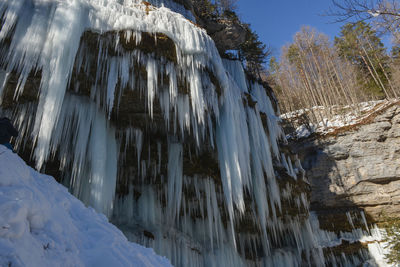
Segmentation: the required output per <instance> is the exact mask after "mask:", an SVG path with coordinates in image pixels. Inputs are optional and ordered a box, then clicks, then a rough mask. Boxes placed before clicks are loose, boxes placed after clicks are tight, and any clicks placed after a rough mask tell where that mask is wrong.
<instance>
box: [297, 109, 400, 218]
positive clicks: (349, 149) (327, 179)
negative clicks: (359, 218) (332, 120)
mask: <svg viewBox="0 0 400 267" xmlns="http://www.w3.org/2000/svg"><path fill="white" fill-rule="evenodd" d="M291 147H292V149H293V150H294V152H296V153H298V154H299V156H300V159H301V161H302V164H303V167H304V169H305V170H306V173H307V176H308V179H309V180H310V184H311V186H312V193H311V205H312V209H315V210H324V209H329V210H331V209H344V210H349V209H353V208H354V207H357V208H361V209H363V210H364V211H366V213H367V214H368V215H369V216H370V218H371V219H372V220H374V221H380V220H384V219H385V218H388V217H393V218H395V217H399V214H400V106H399V105H394V106H392V107H390V108H388V109H386V110H385V111H384V112H383V113H382V114H380V115H378V116H376V117H375V118H374V119H373V120H372V121H371V122H370V123H369V124H366V125H362V126H360V127H359V128H358V129H356V130H354V131H348V132H345V133H342V134H340V135H338V136H329V137H325V138H323V137H312V138H309V139H305V140H303V141H300V142H298V143H293V144H291Z"/></svg>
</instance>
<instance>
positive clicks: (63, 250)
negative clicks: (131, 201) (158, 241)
mask: <svg viewBox="0 0 400 267" xmlns="http://www.w3.org/2000/svg"><path fill="white" fill-rule="evenodd" d="M0 266H13V267H15V266H33V267H35V266H40V267H43V266H52V267H53V266H74V267H75V266H96V267H98V266H107V267H108V266H112V267H115V266H171V264H170V263H169V261H168V260H167V259H166V258H163V257H161V256H158V255H156V254H155V253H154V251H153V249H149V248H145V247H142V246H140V245H137V244H135V243H131V242H129V241H128V240H127V239H126V237H125V236H124V235H123V234H122V232H121V231H120V230H118V229H117V228H116V227H115V226H114V225H112V224H110V223H109V222H108V220H107V218H106V217H105V216H104V215H102V214H99V213H97V212H96V211H94V210H93V209H92V208H86V207H85V206H84V205H83V204H82V203H81V202H80V201H79V200H78V199H76V198H75V197H74V196H72V195H71V194H70V193H68V191H67V189H66V188H65V187H64V186H62V185H60V184H58V183H57V182H56V181H55V180H54V178H53V177H51V176H47V175H43V174H40V173H38V172H36V171H35V170H34V169H32V168H30V167H29V166H27V165H26V164H25V162H24V161H23V160H22V159H21V158H20V157H19V156H18V155H17V154H14V153H12V152H11V151H10V150H8V149H7V148H5V147H4V146H2V145H0Z"/></svg>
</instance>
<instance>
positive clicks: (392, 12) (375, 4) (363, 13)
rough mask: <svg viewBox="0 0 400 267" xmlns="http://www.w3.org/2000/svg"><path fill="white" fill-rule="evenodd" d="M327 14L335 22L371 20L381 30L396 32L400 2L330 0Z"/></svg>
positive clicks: (387, 0)
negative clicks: (331, 7) (330, 5)
mask: <svg viewBox="0 0 400 267" xmlns="http://www.w3.org/2000/svg"><path fill="white" fill-rule="evenodd" d="M332 3H333V6H334V8H333V9H330V10H329V12H328V15H330V16H334V17H335V18H336V19H335V20H336V22H344V21H367V20H368V21H372V22H373V23H374V24H375V26H377V29H379V30H380V31H382V32H390V33H393V34H394V35H397V34H398V31H399V26H400V2H399V1H398V0H341V1H338V0H332Z"/></svg>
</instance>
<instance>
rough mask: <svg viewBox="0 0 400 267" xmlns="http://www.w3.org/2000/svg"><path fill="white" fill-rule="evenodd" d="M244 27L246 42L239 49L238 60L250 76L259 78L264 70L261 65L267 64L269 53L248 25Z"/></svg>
mask: <svg viewBox="0 0 400 267" xmlns="http://www.w3.org/2000/svg"><path fill="white" fill-rule="evenodd" d="M244 26H245V28H246V41H245V42H244V43H243V44H242V45H241V46H240V48H239V52H238V55H239V60H240V61H242V62H243V63H244V65H245V68H246V70H247V72H248V73H249V74H250V75H253V76H254V77H255V78H261V77H260V74H261V72H262V71H263V70H264V67H263V65H264V64H265V63H266V62H267V59H268V56H269V55H270V54H271V51H270V50H269V49H267V46H266V45H265V44H264V43H262V42H261V41H260V40H259V37H258V34H257V33H256V32H254V31H253V30H251V29H250V25H248V24H246V25H244Z"/></svg>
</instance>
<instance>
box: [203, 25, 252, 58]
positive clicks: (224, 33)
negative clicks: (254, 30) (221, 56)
mask: <svg viewBox="0 0 400 267" xmlns="http://www.w3.org/2000/svg"><path fill="white" fill-rule="evenodd" d="M203 26H204V28H205V29H206V30H207V33H208V34H209V35H210V36H211V37H212V38H213V40H214V42H215V45H216V46H217V48H218V50H219V51H220V52H224V51H226V50H234V49H238V48H239V46H240V45H241V44H242V43H244V42H245V40H246V29H245V28H244V27H243V25H241V24H240V23H239V22H235V21H233V20H228V19H224V20H218V21H206V22H203Z"/></svg>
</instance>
